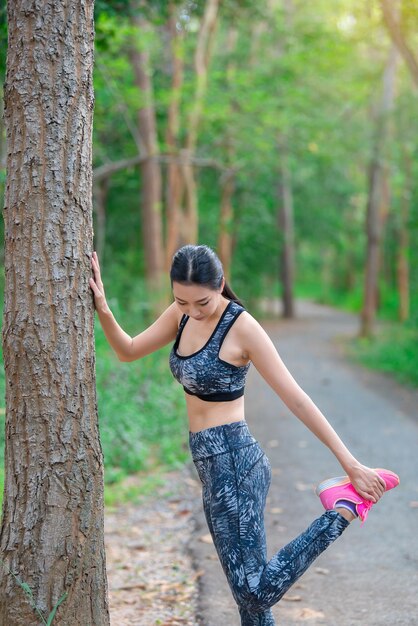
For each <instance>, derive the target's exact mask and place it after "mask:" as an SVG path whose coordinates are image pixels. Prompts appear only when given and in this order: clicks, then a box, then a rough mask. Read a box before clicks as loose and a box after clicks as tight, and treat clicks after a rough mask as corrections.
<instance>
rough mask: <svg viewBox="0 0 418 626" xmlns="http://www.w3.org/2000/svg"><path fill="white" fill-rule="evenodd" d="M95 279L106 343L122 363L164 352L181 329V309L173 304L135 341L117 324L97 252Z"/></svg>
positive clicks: (96, 297)
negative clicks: (161, 349)
mask: <svg viewBox="0 0 418 626" xmlns="http://www.w3.org/2000/svg"><path fill="white" fill-rule="evenodd" d="M91 264H92V268H93V273H94V278H90V287H91V289H92V290H93V293H94V303H95V306H96V311H97V314H98V316H99V320H100V324H101V326H102V328H103V332H104V334H105V336H106V339H107V341H108V342H109V344H110V346H111V347H112V349H113V350H114V352H115V353H116V355H117V357H118V359H119V360H120V361H135V360H136V359H140V358H142V357H143V356H146V355H147V354H150V353H151V352H155V350H158V349H159V348H162V347H163V346H165V345H166V344H167V343H170V341H173V340H174V339H175V337H176V333H177V328H178V316H179V313H178V307H177V305H176V304H175V303H173V304H171V305H170V306H169V307H168V308H167V309H166V310H165V311H164V313H162V315H160V317H159V318H158V319H157V320H156V321H155V322H154V323H153V324H152V325H151V326H149V327H148V328H147V329H146V330H144V331H143V332H142V333H140V334H139V335H136V337H133V338H132V337H131V336H130V335H128V333H126V332H125V331H124V330H123V328H121V326H119V324H118V323H117V321H116V320H115V318H114V316H113V313H112V311H111V310H110V308H109V306H108V304H107V302H106V296H105V291H104V287H103V282H102V278H101V274H100V265H99V259H98V257H97V254H96V252H94V253H93V256H92V261H91Z"/></svg>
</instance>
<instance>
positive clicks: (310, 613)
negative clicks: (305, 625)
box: [300, 607, 325, 619]
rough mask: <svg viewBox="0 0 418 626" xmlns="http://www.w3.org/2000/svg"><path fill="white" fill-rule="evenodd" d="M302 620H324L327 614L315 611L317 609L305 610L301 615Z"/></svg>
mask: <svg viewBox="0 0 418 626" xmlns="http://www.w3.org/2000/svg"><path fill="white" fill-rule="evenodd" d="M300 617H301V619H316V618H324V617H325V614H324V613H322V611H315V609H309V608H307V607H305V608H303V609H302V611H301V614H300Z"/></svg>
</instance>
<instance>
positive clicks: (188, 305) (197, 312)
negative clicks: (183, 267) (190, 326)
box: [173, 282, 223, 320]
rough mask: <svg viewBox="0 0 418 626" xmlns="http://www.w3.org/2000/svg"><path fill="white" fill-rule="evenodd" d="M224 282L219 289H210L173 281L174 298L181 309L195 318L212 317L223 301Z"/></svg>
mask: <svg viewBox="0 0 418 626" xmlns="http://www.w3.org/2000/svg"><path fill="white" fill-rule="evenodd" d="M222 289H223V283H222V285H221V287H220V288H219V290H216V291H215V290H214V289H209V288H208V287H204V286H202V285H197V284H192V285H182V284H181V283H175V282H174V283H173V296H174V300H175V302H176V304H177V306H178V307H179V309H180V311H181V312H182V313H184V314H185V315H188V316H189V317H192V318H193V319H195V320H205V319H208V318H209V317H211V316H212V315H213V314H214V313H215V311H216V309H217V308H218V306H219V304H220V301H221V298H222V296H221V292H222Z"/></svg>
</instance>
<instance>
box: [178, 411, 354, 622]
mask: <svg viewBox="0 0 418 626" xmlns="http://www.w3.org/2000/svg"><path fill="white" fill-rule="evenodd" d="M189 441H190V449H191V452H192V457H193V461H194V464H195V466H196V469H197V472H198V474H199V478H200V480H201V482H202V484H203V492H202V496H203V508H204V512H205V516H206V521H207V523H208V526H209V530H210V533H211V535H212V538H213V543H214V545H215V548H216V551H217V553H218V556H219V559H220V561H221V564H222V567H223V570H224V572H225V575H226V577H227V580H228V583H229V586H230V588H231V591H232V594H233V596H234V599H235V601H236V603H237V605H238V609H239V612H240V616H241V626H274V618H273V615H272V612H271V609H270V607H272V606H273V605H274V604H275V603H276V602H278V601H279V600H280V598H281V597H282V596H283V594H284V593H285V592H286V591H287V590H288V589H289V587H291V585H293V583H294V582H295V581H296V580H297V579H298V578H299V576H301V575H302V574H303V573H304V572H305V571H306V570H307V568H308V567H309V566H310V565H311V563H312V562H313V561H314V560H315V559H316V557H317V556H318V555H319V554H321V552H323V551H324V550H325V549H326V548H327V547H328V546H329V545H330V544H331V543H332V542H333V541H334V540H335V539H337V537H339V536H340V535H341V533H342V532H343V531H344V530H345V528H346V527H347V526H348V522H347V521H346V520H345V519H344V518H343V517H342V516H341V515H339V514H338V513H337V512H336V511H327V512H325V513H324V514H323V515H321V517H319V518H318V519H316V520H315V521H314V522H312V524H311V525H310V526H309V527H308V528H307V529H306V530H305V531H304V532H303V533H302V534H301V535H299V537H296V539H293V541H291V542H290V543H288V544H287V545H286V546H284V547H283V548H282V549H281V550H279V551H278V552H277V553H276V554H275V555H274V556H273V557H272V558H271V559H270V561H267V550H266V536H265V530H264V507H265V503H266V497H267V492H268V489H269V486H270V478H271V470H270V463H269V461H268V458H267V457H266V455H265V454H264V452H263V451H262V449H261V448H260V446H259V444H258V443H257V441H256V440H255V439H254V437H253V436H252V435H251V433H250V431H249V430H248V426H247V423H246V422H245V421H240V422H233V423H232V424H224V425H222V426H215V427H214V428H207V429H205V430H202V431H200V432H197V433H190V434H189Z"/></svg>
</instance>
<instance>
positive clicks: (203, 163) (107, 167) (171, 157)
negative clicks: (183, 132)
mask: <svg viewBox="0 0 418 626" xmlns="http://www.w3.org/2000/svg"><path fill="white" fill-rule="evenodd" d="M149 158H154V159H156V160H157V161H159V162H160V163H178V164H179V165H185V164H192V165H195V166H196V167H212V168H213V169H216V170H219V171H221V172H226V171H229V170H231V168H230V167H226V166H225V165H223V164H222V163H220V162H219V161H216V159H203V158H197V157H188V156H184V157H182V155H181V154H180V155H176V154H159V155H158V156H153V157H149V156H148V155H140V154H138V155H137V156H135V157H132V158H131V159H122V160H121V161H113V162H110V163H106V164H104V165H99V166H98V167H96V168H95V169H94V170H93V180H94V182H95V183H97V182H99V181H100V180H103V179H104V178H109V177H110V176H112V174H115V173H116V172H119V171H120V170H124V169H127V168H128V167H134V166H135V165H139V164H140V163H143V162H144V161H146V160H147V159H149Z"/></svg>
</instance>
